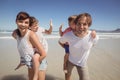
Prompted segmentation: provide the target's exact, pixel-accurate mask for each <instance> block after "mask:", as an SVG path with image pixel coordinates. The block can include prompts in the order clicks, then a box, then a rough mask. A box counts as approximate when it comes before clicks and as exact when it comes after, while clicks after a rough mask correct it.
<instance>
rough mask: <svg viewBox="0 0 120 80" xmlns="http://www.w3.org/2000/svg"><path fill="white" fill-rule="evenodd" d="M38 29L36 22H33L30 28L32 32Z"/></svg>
mask: <svg viewBox="0 0 120 80" xmlns="http://www.w3.org/2000/svg"><path fill="white" fill-rule="evenodd" d="M37 29H38V23H34V24H33V25H32V26H31V27H30V30H32V31H33V32H36V31H37Z"/></svg>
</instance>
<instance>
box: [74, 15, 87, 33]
mask: <svg viewBox="0 0 120 80" xmlns="http://www.w3.org/2000/svg"><path fill="white" fill-rule="evenodd" d="M86 19H87V18H86V17H83V18H81V19H79V20H78V22H77V24H76V31H77V32H78V33H79V34H81V33H84V32H86V31H87V30H88V28H89V27H88V23H87V22H86Z"/></svg>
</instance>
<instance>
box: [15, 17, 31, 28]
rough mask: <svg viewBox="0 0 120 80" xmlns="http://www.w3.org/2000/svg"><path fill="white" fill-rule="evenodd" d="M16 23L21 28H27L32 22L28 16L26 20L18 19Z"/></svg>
mask: <svg viewBox="0 0 120 80" xmlns="http://www.w3.org/2000/svg"><path fill="white" fill-rule="evenodd" d="M16 24H17V26H18V29H19V30H26V29H28V27H29V24H30V22H29V18H27V19H25V20H17V21H16Z"/></svg>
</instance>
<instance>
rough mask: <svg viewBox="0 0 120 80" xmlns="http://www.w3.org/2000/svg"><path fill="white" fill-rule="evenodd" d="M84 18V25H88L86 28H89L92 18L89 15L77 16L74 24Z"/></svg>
mask: <svg viewBox="0 0 120 80" xmlns="http://www.w3.org/2000/svg"><path fill="white" fill-rule="evenodd" d="M85 17H86V23H87V24H88V26H89V27H90V26H91V24H92V18H91V15H90V14H89V13H82V14H79V15H78V16H77V18H76V20H75V24H77V23H78V22H79V21H80V20H81V19H83V18H85Z"/></svg>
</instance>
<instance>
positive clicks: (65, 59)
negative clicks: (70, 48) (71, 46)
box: [63, 53, 69, 73]
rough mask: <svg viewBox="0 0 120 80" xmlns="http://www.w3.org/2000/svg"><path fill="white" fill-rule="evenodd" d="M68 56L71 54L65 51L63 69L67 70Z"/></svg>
mask: <svg viewBox="0 0 120 80" xmlns="http://www.w3.org/2000/svg"><path fill="white" fill-rule="evenodd" d="M68 57H69V54H68V53H65V56H64V65H63V70H66V68H67V61H68ZM65 73H66V71H65Z"/></svg>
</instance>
